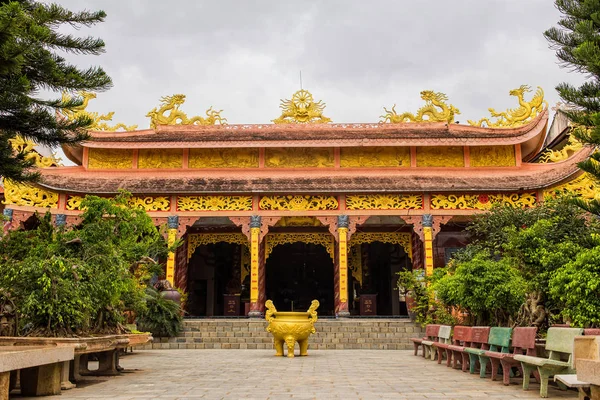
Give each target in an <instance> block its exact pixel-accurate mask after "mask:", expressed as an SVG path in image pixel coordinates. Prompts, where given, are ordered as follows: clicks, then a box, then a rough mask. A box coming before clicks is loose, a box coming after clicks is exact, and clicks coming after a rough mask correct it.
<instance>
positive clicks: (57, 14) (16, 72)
mask: <svg viewBox="0 0 600 400" xmlns="http://www.w3.org/2000/svg"><path fill="white" fill-rule="evenodd" d="M105 16H106V14H105V13H104V12H103V11H97V12H90V11H82V12H72V11H69V10H67V9H65V8H63V7H61V6H59V5H56V4H48V3H42V2H37V1H33V0H13V1H10V0H1V1H0V176H3V177H5V178H9V179H12V180H13V181H27V180H35V179H37V178H38V177H39V176H38V174H36V173H35V171H32V170H31V169H30V168H31V167H32V161H31V160H26V159H25V154H15V153H14V152H13V149H12V147H11V145H10V143H9V140H10V139H13V138H15V137H16V136H17V135H20V136H22V137H24V138H26V139H30V140H33V141H34V142H36V143H39V144H42V145H46V146H50V147H56V146H57V145H60V144H71V143H77V142H79V141H81V140H83V139H85V138H87V134H86V130H85V128H87V127H88V126H89V125H90V124H91V122H92V121H91V120H90V119H89V118H88V117H82V118H79V119H77V120H73V121H70V120H65V119H57V118H56V111H57V110H59V109H62V108H66V109H71V108H73V107H76V106H79V105H81V104H82V102H83V99H81V98H78V97H74V98H73V99H71V100H68V101H63V100H61V99H51V100H46V99H42V98H40V97H39V94H40V91H41V90H51V91H54V92H63V91H70V92H72V91H78V90H89V91H101V90H106V89H108V88H109V87H110V86H111V80H110V78H109V77H108V76H107V75H106V73H105V72H104V71H103V70H102V69H101V68H98V67H90V68H87V69H80V68H78V67H77V66H75V65H72V64H70V63H68V62H67V61H66V60H65V58H64V57H63V56H61V55H60V54H61V53H65V52H66V53H75V54H82V55H98V54H100V53H102V52H103V51H104V42H103V41H102V40H100V39H97V38H93V37H83V38H82V37H77V36H74V35H70V34H64V33H61V32H59V28H60V27H61V26H62V25H70V26H73V27H76V28H79V27H82V26H92V25H94V24H96V23H99V22H102V21H103V20H104V18H105Z"/></svg>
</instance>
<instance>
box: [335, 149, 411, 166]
mask: <svg viewBox="0 0 600 400" xmlns="http://www.w3.org/2000/svg"><path fill="white" fill-rule="evenodd" d="M340 165H341V167H342V168H361V167H410V147H342V149H341V151H340Z"/></svg>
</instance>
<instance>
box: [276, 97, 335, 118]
mask: <svg viewBox="0 0 600 400" xmlns="http://www.w3.org/2000/svg"><path fill="white" fill-rule="evenodd" d="M279 107H280V108H281V110H282V112H281V115H280V116H279V117H278V118H275V119H274V120H272V121H273V122H274V123H275V124H314V123H327V122H331V119H330V118H327V117H325V116H324V115H323V110H324V109H325V103H323V102H322V101H321V100H319V101H318V102H315V101H314V99H313V95H312V94H311V93H310V92H309V91H308V90H304V89H301V90H298V91H297V92H296V93H294V94H293V95H292V98H291V99H289V100H283V99H282V100H281V105H280V106H279Z"/></svg>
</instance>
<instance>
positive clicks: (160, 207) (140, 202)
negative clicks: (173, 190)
mask: <svg viewBox="0 0 600 400" xmlns="http://www.w3.org/2000/svg"><path fill="white" fill-rule="evenodd" d="M129 205H130V206H132V207H137V208H139V209H142V210H145V211H170V210H171V199H170V198H169V197H164V196H159V197H132V198H130V199H129Z"/></svg>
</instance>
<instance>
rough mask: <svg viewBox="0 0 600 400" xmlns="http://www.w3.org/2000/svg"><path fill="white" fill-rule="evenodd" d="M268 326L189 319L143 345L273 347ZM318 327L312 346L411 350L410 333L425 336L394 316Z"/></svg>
mask: <svg viewBox="0 0 600 400" xmlns="http://www.w3.org/2000/svg"><path fill="white" fill-rule="evenodd" d="M266 327H267V322H266V321H265V320H264V319H189V320H185V321H184V329H183V332H181V334H180V335H179V336H177V337H173V338H155V339H154V343H152V344H151V345H146V346H145V347H144V349H272V348H273V337H272V336H271V334H270V333H268V332H266V331H265V328H266ZM315 328H316V329H317V333H315V334H313V335H312V336H311V337H310V339H309V343H310V347H309V348H310V349H335V350H341V349H371V350H408V349H412V348H413V345H412V342H411V341H410V338H411V337H419V336H420V337H422V336H423V330H422V329H421V327H420V326H419V325H417V324H415V323H414V322H411V321H409V320H407V319H394V318H389V319H386V318H368V319H367V318H365V319H359V318H344V319H324V318H321V319H319V320H318V321H317V323H316V324H315ZM296 347H298V345H297V344H296Z"/></svg>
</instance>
